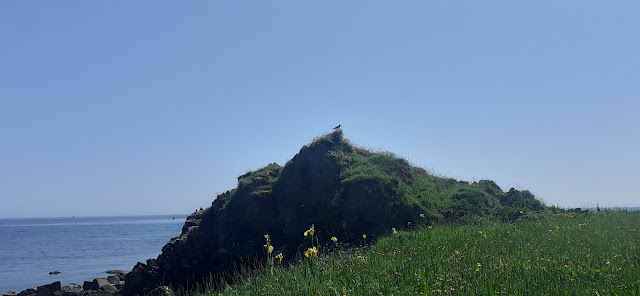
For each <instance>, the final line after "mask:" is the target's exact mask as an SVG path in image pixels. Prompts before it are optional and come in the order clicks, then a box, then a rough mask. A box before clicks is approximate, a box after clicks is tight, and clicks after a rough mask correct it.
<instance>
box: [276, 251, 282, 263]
mask: <svg viewBox="0 0 640 296" xmlns="http://www.w3.org/2000/svg"><path fill="white" fill-rule="evenodd" d="M276 258H278V259H279V260H280V262H282V258H283V256H282V253H280V254H278V255H276Z"/></svg>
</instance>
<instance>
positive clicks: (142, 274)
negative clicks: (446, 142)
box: [121, 129, 539, 295]
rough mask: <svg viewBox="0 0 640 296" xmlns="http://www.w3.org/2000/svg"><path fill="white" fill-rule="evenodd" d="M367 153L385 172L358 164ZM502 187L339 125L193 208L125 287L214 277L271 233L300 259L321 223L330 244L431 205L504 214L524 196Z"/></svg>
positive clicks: (446, 214)
mask: <svg viewBox="0 0 640 296" xmlns="http://www.w3.org/2000/svg"><path fill="white" fill-rule="evenodd" d="M363 159H364V161H368V162H370V164H371V165H372V166H371V167H373V168H374V169H380V172H378V171H374V172H368V171H366V170H367V169H370V168H371V167H364V169H363V170H364V172H365V174H359V173H358V170H354V169H351V170H350V168H352V167H353V166H355V165H356V164H357V163H358V162H359V161H360V162H362V161H363ZM367 174H368V175H367ZM420 182H422V183H425V184H426V183H428V184H426V185H425V184H422V183H420ZM417 183H420V184H422V185H420V184H417ZM416 184H417V185H416ZM494 185H495V183H493V182H491V183H486V182H481V184H475V185H470V184H468V183H467V182H458V181H455V180H453V179H446V178H439V177H434V176H430V175H428V174H427V173H426V171H424V170H423V169H419V168H415V167H412V166H410V165H409V163H408V162H407V161H406V160H403V159H398V158H394V157H390V156H388V155H384V154H375V153H371V152H368V151H366V150H363V149H359V148H356V147H354V146H352V145H351V144H350V143H349V142H348V141H347V140H346V139H344V138H343V135H342V131H341V130H339V129H338V130H336V131H335V132H333V133H331V134H328V135H325V136H323V137H320V138H318V139H316V140H314V141H313V142H312V143H311V144H309V145H307V146H305V147H303V148H302V149H301V150H300V152H299V153H298V154H297V155H295V156H294V157H293V159H292V160H290V161H289V162H287V164H286V165H285V166H284V167H281V166H279V165H278V164H269V165H268V166H266V167H264V168H262V169H260V170H257V171H255V172H249V173H247V174H245V175H242V176H240V177H239V178H238V186H237V188H235V189H233V190H230V191H227V192H225V193H223V194H221V195H219V196H218V197H217V198H216V199H215V200H214V201H213V203H212V205H211V207H210V208H208V209H206V210H204V211H196V212H194V213H193V214H192V215H191V216H189V218H187V221H186V223H185V225H184V227H183V229H182V233H181V234H180V236H178V237H176V238H173V239H171V240H170V241H169V242H168V243H167V244H166V245H165V246H164V247H163V249H162V254H160V255H159V256H158V257H157V258H156V259H149V260H147V261H146V263H141V262H139V263H138V264H137V265H136V266H135V267H134V268H133V270H132V271H131V272H129V273H128V274H127V275H126V276H125V282H126V285H125V286H124V288H123V289H122V290H121V293H123V294H125V295H145V294H150V293H152V292H153V293H154V294H157V293H159V291H158V290H157V288H158V287H159V286H165V285H169V286H172V287H182V288H189V286H188V284H194V283H196V282H197V281H199V280H202V279H204V278H207V277H209V276H211V275H214V276H223V274H224V272H228V271H230V270H231V269H232V268H233V266H234V264H240V262H252V260H255V259H256V258H258V257H260V256H265V252H264V248H263V244H264V235H265V234H270V236H271V242H272V245H273V246H274V247H275V248H276V250H275V252H276V253H279V252H282V253H284V255H285V258H294V257H295V255H294V254H296V253H298V248H299V247H300V246H301V243H302V241H303V238H304V236H303V235H302V234H303V233H304V232H305V230H306V229H308V228H309V227H310V226H311V225H312V224H315V229H316V237H317V238H318V240H319V242H320V243H321V244H325V243H327V244H328V243H330V238H331V237H332V236H336V237H338V238H339V240H340V241H341V242H345V243H354V244H357V245H359V244H360V243H361V238H362V234H367V241H368V242H371V241H375V240H376V238H378V237H380V236H382V235H386V234H389V233H390V231H391V230H390V229H391V227H399V225H407V221H415V220H416V219H419V218H417V217H419V215H420V214H421V213H425V209H434V210H433V213H429V212H427V214H426V215H421V216H420V217H425V218H424V219H425V220H429V221H435V220H439V219H445V218H451V219H457V218H460V217H464V216H465V215H467V214H474V215H487V214H493V213H497V212H498V211H499V210H501V209H502V205H501V204H500V201H501V200H504V201H505V202H511V198H512V197H514V198H515V199H518V198H519V197H518V196H516V195H515V193H514V194H511V193H508V194H507V193H504V192H502V190H500V188H499V187H497V185H495V186H494ZM420 186H422V187H420ZM496 187H497V188H496ZM416 188H418V189H416ZM416 190H422V191H421V192H414V191H416ZM409 191H411V192H409ZM408 192H409V193H408ZM409 194H413V195H409ZM408 196H409V197H408ZM443 199H447V201H448V203H447V205H452V206H448V207H443V208H441V209H438V208H437V205H435V204H436V203H437V202H438V201H440V200H443ZM534 200H535V199H534ZM513 202H514V203H517V202H518V201H517V200H514V201H513ZM538 203H539V202H538ZM474 205H477V206H474ZM429 207H430V208H429ZM511 212H514V211H511ZM515 212H516V213H517V211H515ZM422 222H423V223H425V222H427V221H422Z"/></svg>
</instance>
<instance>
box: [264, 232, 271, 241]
mask: <svg viewBox="0 0 640 296" xmlns="http://www.w3.org/2000/svg"><path fill="white" fill-rule="evenodd" d="M264 239H265V240H267V242H270V241H271V236H270V235H268V234H265V235H264Z"/></svg>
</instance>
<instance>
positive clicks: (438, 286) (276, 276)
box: [200, 211, 640, 296]
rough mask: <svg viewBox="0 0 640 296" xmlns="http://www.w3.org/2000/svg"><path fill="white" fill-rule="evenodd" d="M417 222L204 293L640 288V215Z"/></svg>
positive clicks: (619, 291) (243, 274)
mask: <svg viewBox="0 0 640 296" xmlns="http://www.w3.org/2000/svg"><path fill="white" fill-rule="evenodd" d="M525 215H526V214H525ZM413 227H416V228H415V229H405V231H399V232H398V233H397V234H396V235H391V230H390V235H389V236H388V237H386V238H383V239H381V240H379V241H378V243H377V244H375V245H373V246H370V247H366V248H359V249H350V250H347V249H343V248H341V247H340V246H339V244H338V245H337V246H332V245H331V243H332V242H328V243H327V244H324V245H325V246H324V247H322V248H320V249H319V250H320V256H319V257H317V258H312V259H313V260H314V261H313V265H309V264H308V263H309V259H308V258H305V260H302V259H301V260H299V261H298V263H297V264H293V265H291V266H279V265H278V264H276V266H275V269H274V271H273V272H270V271H269V269H268V268H258V269H255V270H244V271H237V272H236V273H235V274H234V277H235V278H236V279H235V280H236V284H234V285H230V286H229V285H222V287H221V288H218V289H216V290H208V289H206V287H212V286H214V285H213V284H214V282H212V283H211V284H210V285H205V286H202V288H203V290H204V291H207V292H205V293H200V295H221V296H222V295H524V294H527V295H640V277H639V276H638V275H640V232H639V231H638V228H640V212H609V211H605V212H597V213H581V214H575V213H559V214H550V213H549V214H547V215H545V216H544V217H542V218H541V219H538V220H536V221H528V222H521V223H515V224H514V223H485V224H481V225H449V226H434V227H432V228H429V227H427V226H426V225H421V226H420V225H418V226H413ZM316 231H317V232H322V231H323V230H322V229H316ZM338 240H339V238H338ZM321 245H323V243H322V242H321ZM218 287H220V285H218ZM203 290H201V292H202V291H203Z"/></svg>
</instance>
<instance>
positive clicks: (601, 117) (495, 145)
mask: <svg viewBox="0 0 640 296" xmlns="http://www.w3.org/2000/svg"><path fill="white" fill-rule="evenodd" d="M639 15H640V1H637V0H632V1H601V0H598V1H589V0H580V1H556V0H552V1H545V0H536V1H506V0H504V1H476V0H472V1H471V0H469V1H429V0H419V1H372V0H367V1H301V0H295V1H1V2H0V217H36V216H71V215H75V216H93V215H131V214H133V215H135V214H164V213H190V212H192V211H193V210H194V209H196V208H200V207H207V206H209V205H210V204H211V202H212V201H213V199H214V198H215V196H216V195H217V194H218V193H221V192H224V191H226V190H229V189H232V188H234V187H235V186H236V183H237V177H238V175H240V174H243V173H245V172H246V171H248V170H253V169H257V168H260V167H262V166H264V165H267V164H269V163H270V162H277V163H280V164H284V163H285V162H286V161H287V160H288V159H291V158H292V157H293V156H294V155H295V153H297V152H298V151H299V149H300V148H301V147H302V145H304V144H306V143H308V142H310V141H311V140H312V139H313V138H314V137H316V136H319V135H321V134H323V133H327V132H330V131H331V128H332V127H334V126H335V125H337V124H342V126H343V128H344V129H343V130H344V133H345V136H346V137H347V138H349V139H350V140H351V141H352V142H353V143H355V144H356V145H358V146H361V147H364V148H370V149H374V150H384V151H391V152H394V153H396V154H397V155H399V156H401V157H405V158H407V159H409V160H410V161H411V162H412V163H414V164H416V165H419V166H422V167H425V168H427V169H428V170H430V171H431V172H433V173H435V174H438V175H443V176H447V177H453V178H456V179H462V180H467V181H477V180H481V179H492V180H494V181H496V182H497V183H498V185H500V186H501V187H502V188H503V190H508V189H509V188H511V187H515V188H517V189H528V190H530V191H531V192H533V193H534V194H535V195H536V196H537V197H539V198H541V199H543V200H544V201H545V202H546V203H547V204H550V205H559V206H570V207H587V206H595V205H596V204H599V205H600V206H638V205H639V204H640V194H639V193H638V190H637V185H638V182H639V181H638V180H639V179H640V152H639V151H640V133H639V128H640V114H639V113H640V36H639V34H640V33H639V32H640V17H638V16H639Z"/></svg>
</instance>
